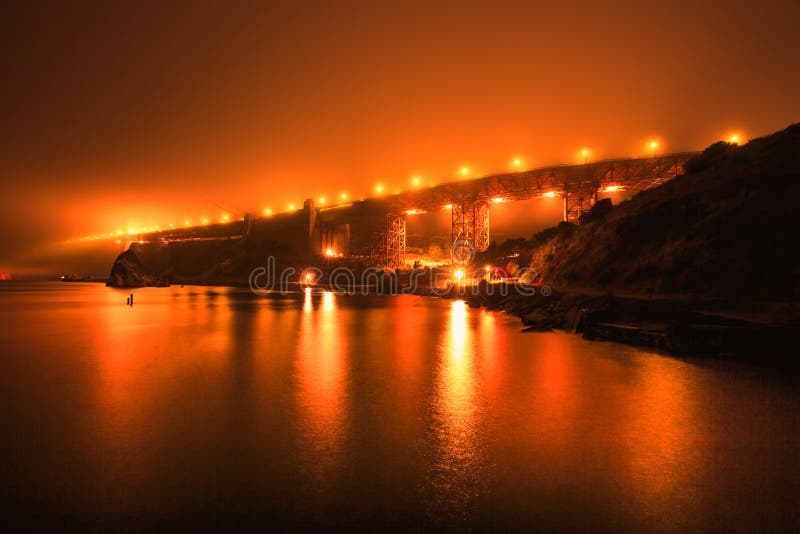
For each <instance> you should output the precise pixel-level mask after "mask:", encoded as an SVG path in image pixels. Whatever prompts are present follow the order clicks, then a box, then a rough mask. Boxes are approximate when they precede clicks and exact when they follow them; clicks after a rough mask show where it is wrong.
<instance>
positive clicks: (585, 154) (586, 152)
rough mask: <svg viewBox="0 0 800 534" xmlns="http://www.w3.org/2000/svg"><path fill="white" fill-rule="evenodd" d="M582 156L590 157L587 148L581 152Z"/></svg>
mask: <svg viewBox="0 0 800 534" xmlns="http://www.w3.org/2000/svg"><path fill="white" fill-rule="evenodd" d="M581 154H582V155H583V156H588V155H589V149H587V148H584V149H583V150H582V151H581Z"/></svg>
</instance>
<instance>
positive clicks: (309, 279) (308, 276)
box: [303, 272, 314, 284]
mask: <svg viewBox="0 0 800 534" xmlns="http://www.w3.org/2000/svg"><path fill="white" fill-rule="evenodd" d="M303 282H304V283H306V284H313V283H314V274H313V273H310V272H306V273H305V274H303Z"/></svg>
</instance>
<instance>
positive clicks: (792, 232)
mask: <svg viewBox="0 0 800 534" xmlns="http://www.w3.org/2000/svg"><path fill="white" fill-rule="evenodd" d="M798 215H800V124H796V125H793V126H790V127H789V128H787V129H786V130H783V131H781V132H778V133H776V134H773V135H770V136H768V137H764V138H760V139H755V140H753V141H751V142H749V143H747V144H746V145H744V146H736V145H732V144H729V143H724V142H720V143H716V144H714V145H712V146H710V147H709V148H708V149H706V150H705V151H704V152H703V153H702V154H701V155H699V156H697V157H696V158H694V159H693V160H691V161H690V162H689V163H688V164H687V167H686V173H685V174H684V175H682V176H679V177H678V178H676V179H674V180H672V181H670V182H668V183H666V184H664V185H662V186H660V187H657V188H654V189H651V190H648V191H644V192H642V193H640V194H638V195H636V196H635V197H634V198H633V199H632V200H630V201H626V202H623V203H621V204H620V205H618V206H615V207H611V208H609V207H608V206H607V205H606V206H604V205H603V204H600V205H598V206H596V209H594V210H592V212H590V213H588V214H586V216H585V217H584V221H583V222H582V224H581V225H580V226H578V227H574V226H572V225H568V224H564V223H562V225H561V226H560V227H558V228H557V229H551V230H549V231H545V232H543V233H542V234H539V235H537V236H534V238H533V239H532V240H530V241H528V242H526V243H521V244H520V243H518V249H521V252H522V254H523V257H525V256H524V255H525V254H529V256H528V257H530V259H531V263H530V264H531V266H532V267H534V268H536V269H537V270H538V271H539V272H540V273H542V283H547V284H550V285H554V286H556V287H559V288H564V289H570V288H574V289H598V290H604V291H608V290H613V291H621V292H624V291H627V292H632V293H640V292H641V293H644V292H645V291H647V290H648V288H652V289H653V290H654V291H655V292H656V293H661V294H692V295H699V296H714V297H727V298H745V299H752V300H774V301H796V300H798V297H800V284H798V280H799V279H800V261H798V258H800V254H798V252H797V250H796V245H797V243H798V238H799V237H800V236H799V235H798V230H800V225H799V224H798V222H797V217H798Z"/></svg>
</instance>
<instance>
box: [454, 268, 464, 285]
mask: <svg viewBox="0 0 800 534" xmlns="http://www.w3.org/2000/svg"><path fill="white" fill-rule="evenodd" d="M453 278H454V279H455V280H456V282H461V281H462V280H464V269H460V268H459V269H456V270H455V271H453Z"/></svg>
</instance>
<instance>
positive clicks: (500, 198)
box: [492, 197, 508, 204]
mask: <svg viewBox="0 0 800 534" xmlns="http://www.w3.org/2000/svg"><path fill="white" fill-rule="evenodd" d="M492 202H494V203H495V204H502V203H503V202H508V199H507V198H503V197H495V198H493V199H492Z"/></svg>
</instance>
